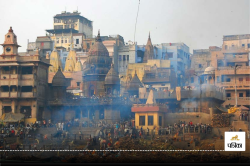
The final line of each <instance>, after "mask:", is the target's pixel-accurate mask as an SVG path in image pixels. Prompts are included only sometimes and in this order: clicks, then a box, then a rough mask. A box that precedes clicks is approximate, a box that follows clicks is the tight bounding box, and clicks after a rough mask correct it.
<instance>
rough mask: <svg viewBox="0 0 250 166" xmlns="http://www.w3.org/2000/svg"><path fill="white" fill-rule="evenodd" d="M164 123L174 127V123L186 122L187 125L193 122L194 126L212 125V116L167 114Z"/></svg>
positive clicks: (196, 113) (197, 113)
mask: <svg viewBox="0 0 250 166" xmlns="http://www.w3.org/2000/svg"><path fill="white" fill-rule="evenodd" d="M199 115H200V116H199ZM164 121H165V126H166V125H168V124H171V125H173V124H174V123H177V122H179V121H185V122H186V123H188V122H190V121H192V122H193V124H196V123H202V124H211V117H210V114H206V113H199V112H183V113H166V114H165V120H164Z"/></svg>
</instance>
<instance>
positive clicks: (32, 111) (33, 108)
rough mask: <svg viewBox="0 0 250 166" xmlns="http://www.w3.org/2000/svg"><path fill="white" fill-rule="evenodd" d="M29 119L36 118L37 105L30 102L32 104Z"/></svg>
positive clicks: (34, 102)
mask: <svg viewBox="0 0 250 166" xmlns="http://www.w3.org/2000/svg"><path fill="white" fill-rule="evenodd" d="M31 118H37V103H36V101H32V104H31Z"/></svg>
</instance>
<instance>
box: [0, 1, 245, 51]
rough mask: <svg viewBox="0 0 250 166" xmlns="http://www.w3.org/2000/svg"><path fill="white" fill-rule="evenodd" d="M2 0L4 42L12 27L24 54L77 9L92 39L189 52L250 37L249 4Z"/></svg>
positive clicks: (0, 21) (1, 36) (0, 24)
mask: <svg viewBox="0 0 250 166" xmlns="http://www.w3.org/2000/svg"><path fill="white" fill-rule="evenodd" d="M138 4H139V0H0V15H1V17H0V43H3V42H4V35H5V34H6V33H7V32H8V30H9V27H10V26H12V28H13V30H14V33H15V34H16V35H17V40H18V44H19V45H21V46H22V47H20V48H19V52H25V51H26V48H27V42H28V40H29V41H30V42H34V41H35V40H36V37H37V36H44V35H45V34H46V32H45V30H46V29H53V16H55V15H56V14H60V13H61V12H62V11H65V9H66V11H67V12H73V10H77V9H78V11H79V12H81V15H82V16H84V17H86V18H88V19H89V20H91V21H93V35H97V33H98V29H100V33H101V36H108V35H115V34H119V35H121V36H123V38H124V40H125V42H127V41H129V40H131V41H134V35H135V41H136V42H137V44H138V45H143V44H144V45H145V44H146V43H147V39H148V33H149V31H150V36H151V41H152V43H153V44H160V43H175V42H183V43H185V44H186V45H187V46H188V47H189V48H190V52H191V53H192V52H193V49H208V48H209V46H221V45H222V42H223V35H237V34H249V30H250V28H249V15H250V12H249V11H250V10H249V9H250V6H249V0H140V4H139V13H138V18H137V25H136V33H135V23H136V16H137V11H138Z"/></svg>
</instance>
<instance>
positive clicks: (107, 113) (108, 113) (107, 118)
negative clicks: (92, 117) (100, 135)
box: [104, 108, 112, 123]
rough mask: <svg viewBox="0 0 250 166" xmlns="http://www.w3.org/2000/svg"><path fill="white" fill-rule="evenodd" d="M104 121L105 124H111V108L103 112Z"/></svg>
mask: <svg viewBox="0 0 250 166" xmlns="http://www.w3.org/2000/svg"><path fill="white" fill-rule="evenodd" d="M104 120H105V121H106V122H107V123H111V121H112V109H111V108H107V109H105V110H104Z"/></svg>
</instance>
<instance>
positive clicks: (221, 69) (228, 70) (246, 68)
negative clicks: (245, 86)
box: [216, 66, 250, 75]
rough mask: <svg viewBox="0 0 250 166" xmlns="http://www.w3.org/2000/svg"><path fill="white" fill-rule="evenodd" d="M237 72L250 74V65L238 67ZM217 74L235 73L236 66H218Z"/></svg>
mask: <svg viewBox="0 0 250 166" xmlns="http://www.w3.org/2000/svg"><path fill="white" fill-rule="evenodd" d="M236 74H250V66H241V67H239V68H237V70H236ZM216 75H234V68H232V67H229V66H227V67H218V70H217V71H216Z"/></svg>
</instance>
